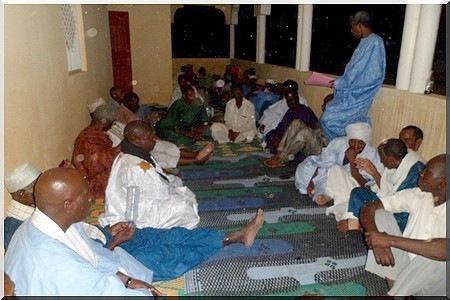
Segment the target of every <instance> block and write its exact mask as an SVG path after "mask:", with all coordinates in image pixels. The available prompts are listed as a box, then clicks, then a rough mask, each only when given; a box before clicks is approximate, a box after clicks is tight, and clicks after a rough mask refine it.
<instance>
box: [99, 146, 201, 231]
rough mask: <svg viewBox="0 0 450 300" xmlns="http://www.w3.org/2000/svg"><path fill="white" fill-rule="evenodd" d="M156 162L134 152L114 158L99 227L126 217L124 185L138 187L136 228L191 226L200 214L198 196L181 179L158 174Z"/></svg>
mask: <svg viewBox="0 0 450 300" xmlns="http://www.w3.org/2000/svg"><path fill="white" fill-rule="evenodd" d="M158 172H159V173H163V171H162V169H161V167H160V166H159V165H158V164H156V168H154V167H153V166H152V165H151V164H150V163H148V162H147V161H145V160H144V159H142V158H139V157H137V156H134V155H130V154H124V153H119V155H118V156H117V157H116V159H115V160H114V163H113V166H112V170H111V174H110V175H109V180H108V185H107V187H106V192H105V213H103V214H101V215H100V216H99V222H100V224H101V226H103V227H105V226H107V225H113V224H116V223H118V222H121V221H128V220H126V219H125V207H126V199H127V195H126V194H127V187H129V186H139V187H140V197H139V204H138V213H137V220H136V221H135V223H136V227H138V228H144V227H153V228H165V229H167V228H172V227H176V226H178V227H185V228H187V229H192V228H194V227H195V226H196V225H197V224H198V222H199V220H200V217H199V216H198V210H197V206H198V203H197V199H196V197H195V195H194V193H192V191H191V190H190V189H188V188H187V187H185V186H183V185H182V182H181V180H180V178H178V177H176V176H173V175H166V177H167V178H168V179H169V181H170V182H167V181H166V180H164V179H163V178H162V177H161V176H160V175H159V174H158Z"/></svg>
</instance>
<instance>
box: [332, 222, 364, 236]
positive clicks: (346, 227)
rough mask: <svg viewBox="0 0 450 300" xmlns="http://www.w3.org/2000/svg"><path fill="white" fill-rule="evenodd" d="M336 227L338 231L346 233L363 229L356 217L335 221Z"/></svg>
mask: <svg viewBox="0 0 450 300" xmlns="http://www.w3.org/2000/svg"><path fill="white" fill-rule="evenodd" d="M336 228H337V230H338V231H339V232H342V233H347V232H348V231H352V230H358V231H363V228H362V227H361V224H360V223H359V220H358V219H346V220H342V221H339V222H337V224H336Z"/></svg>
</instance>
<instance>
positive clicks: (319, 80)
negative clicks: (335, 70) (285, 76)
mask: <svg viewBox="0 0 450 300" xmlns="http://www.w3.org/2000/svg"><path fill="white" fill-rule="evenodd" d="M333 81H334V78H333V77H329V76H327V75H324V74H321V73H318V72H314V71H313V72H312V74H311V76H309V77H308V79H306V80H305V81H304V83H305V84H309V85H320V86H326V87H330V88H331V87H333V85H332V84H331V82H333Z"/></svg>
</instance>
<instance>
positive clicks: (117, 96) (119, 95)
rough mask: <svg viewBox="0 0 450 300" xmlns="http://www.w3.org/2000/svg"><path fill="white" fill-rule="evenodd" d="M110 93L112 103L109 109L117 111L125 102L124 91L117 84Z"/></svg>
mask: <svg viewBox="0 0 450 300" xmlns="http://www.w3.org/2000/svg"><path fill="white" fill-rule="evenodd" d="M109 95H110V96H111V99H112V100H111V104H110V105H109V109H110V110H111V111H112V112H113V113H116V110H117V109H118V108H119V107H120V106H121V105H122V102H123V96H124V95H123V92H122V90H121V89H120V88H119V87H117V86H113V87H112V88H111V89H110V90H109Z"/></svg>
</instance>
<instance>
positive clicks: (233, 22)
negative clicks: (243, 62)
mask: <svg viewBox="0 0 450 300" xmlns="http://www.w3.org/2000/svg"><path fill="white" fill-rule="evenodd" d="M238 20H239V4H233V8H232V10H231V22H230V58H234V57H235V46H236V43H235V35H236V34H235V33H236V31H235V29H236V27H235V26H236V25H237V24H238Z"/></svg>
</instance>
